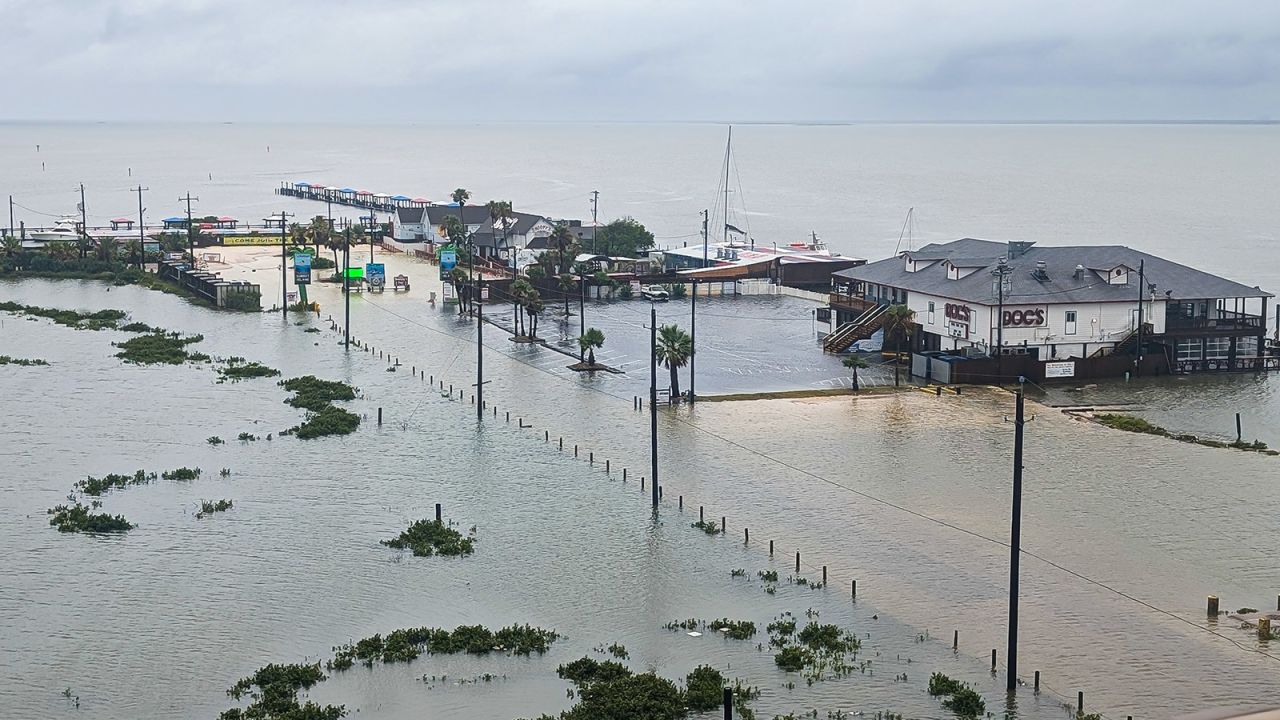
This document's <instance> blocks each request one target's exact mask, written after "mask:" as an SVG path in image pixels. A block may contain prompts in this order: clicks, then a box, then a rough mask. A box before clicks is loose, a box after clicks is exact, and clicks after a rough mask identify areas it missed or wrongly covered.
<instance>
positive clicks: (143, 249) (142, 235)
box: [133, 185, 151, 270]
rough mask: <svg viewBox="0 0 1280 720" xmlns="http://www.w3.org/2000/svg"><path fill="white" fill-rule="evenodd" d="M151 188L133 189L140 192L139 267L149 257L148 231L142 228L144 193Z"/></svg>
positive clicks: (139, 267)
mask: <svg viewBox="0 0 1280 720" xmlns="http://www.w3.org/2000/svg"><path fill="white" fill-rule="evenodd" d="M150 189H151V188H144V187H142V186H141V185H139V186H138V187H136V188H134V189H133V191H134V192H136V193H138V269H139V270H141V269H142V265H143V263H144V262H146V259H147V233H146V232H145V231H144V230H143V229H142V227H143V226H142V193H143V192H145V191H147V190H150Z"/></svg>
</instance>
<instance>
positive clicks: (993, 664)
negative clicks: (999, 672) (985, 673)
mask: <svg viewBox="0 0 1280 720" xmlns="http://www.w3.org/2000/svg"><path fill="white" fill-rule="evenodd" d="M995 671H996V649H995V648H991V672H995Z"/></svg>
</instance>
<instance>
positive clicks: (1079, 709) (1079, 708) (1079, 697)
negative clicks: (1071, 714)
mask: <svg viewBox="0 0 1280 720" xmlns="http://www.w3.org/2000/svg"><path fill="white" fill-rule="evenodd" d="M1076 714H1077V715H1083V714H1084V691H1083V690H1080V691H1078V692H1077V693H1076Z"/></svg>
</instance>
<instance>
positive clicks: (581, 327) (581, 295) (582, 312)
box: [578, 263, 587, 362]
mask: <svg viewBox="0 0 1280 720" xmlns="http://www.w3.org/2000/svg"><path fill="white" fill-rule="evenodd" d="M582 271H583V267H582V264H581V263H579V264H578V337H582V336H583V335H586V334H587V278H586V276H585V275H583V274H582ZM582 352H583V350H582V345H578V362H582Z"/></svg>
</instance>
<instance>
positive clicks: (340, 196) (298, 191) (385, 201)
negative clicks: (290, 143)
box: [276, 182, 434, 212]
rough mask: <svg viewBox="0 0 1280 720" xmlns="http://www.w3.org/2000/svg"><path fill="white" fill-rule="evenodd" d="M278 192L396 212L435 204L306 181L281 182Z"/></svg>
mask: <svg viewBox="0 0 1280 720" xmlns="http://www.w3.org/2000/svg"><path fill="white" fill-rule="evenodd" d="M276 194H277V195H283V196H285V197H292V198H298V199H300V200H315V201H316V202H322V203H332V204H335V205H346V206H348V207H356V208H361V209H363V210H372V211H381V212H395V211H396V210H397V209H399V208H425V207H428V206H430V205H433V204H434V203H432V202H431V201H430V200H428V199H426V198H423V197H416V198H411V197H409V196H408V195H388V194H386V193H374V192H369V191H368V190H356V189H354V188H349V187H343V188H334V187H327V186H325V185H312V184H311V183H306V182H297V183H281V184H280V187H278V188H276Z"/></svg>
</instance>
